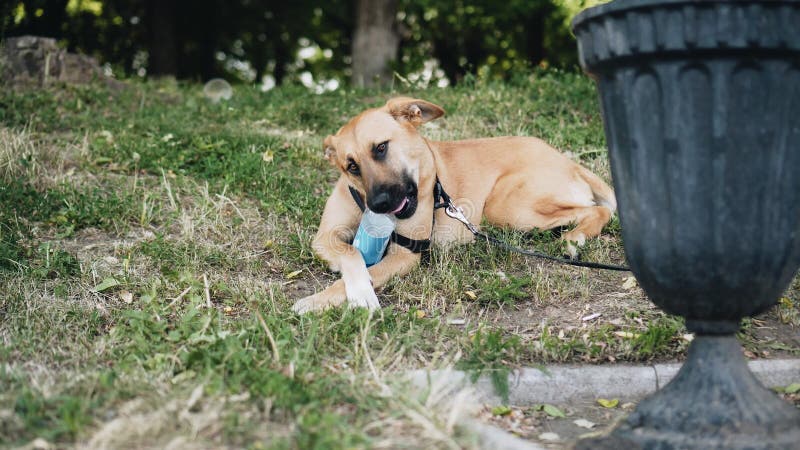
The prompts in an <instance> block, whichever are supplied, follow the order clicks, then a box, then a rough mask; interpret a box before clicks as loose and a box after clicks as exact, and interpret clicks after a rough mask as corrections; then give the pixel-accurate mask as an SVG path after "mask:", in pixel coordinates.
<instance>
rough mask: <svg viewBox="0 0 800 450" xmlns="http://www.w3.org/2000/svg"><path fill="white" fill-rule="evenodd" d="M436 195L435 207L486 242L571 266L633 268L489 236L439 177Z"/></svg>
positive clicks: (614, 268) (511, 250)
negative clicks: (551, 252) (564, 255)
mask: <svg viewBox="0 0 800 450" xmlns="http://www.w3.org/2000/svg"><path fill="white" fill-rule="evenodd" d="M434 195H435V196H436V197H435V199H434V209H439V208H445V210H444V212H445V214H447V216H448V217H451V218H453V219H456V220H457V221H459V222H461V223H462V224H464V226H465V227H467V229H468V230H469V231H470V233H472V234H474V235H475V237H478V238H481V239H485V240H486V242H489V243H491V244H494V245H496V246H498V247H502V248H504V249H506V250H508V251H510V252H514V253H519V254H521V255H525V256H532V257H534V258H541V259H546V260H549V261H554V262H557V263H561V264H568V265H570V266H578V267H588V268H590V269H603V270H617V271H621V272H630V270H631V269H629V268H628V267H625V266H617V265H614V264H602V263H597V262H591V261H578V260H572V259H566V258H559V257H557V256H550V255H548V254H546V253H541V252H537V251H533V250H526V249H523V248H519V247H514V246H513V245H511V244H509V243H508V242H505V241H502V240H500V239H497V238H495V237H492V236H489V235H488V234H485V233H482V232H481V231H480V230H478V227H476V226H475V225H474V224H473V223H472V222H470V221H469V219H467V216H465V215H464V211H462V210H461V208H459V207H458V206H456V204H455V203H453V201H452V200H451V199H450V196H449V195H447V193H446V192H445V191H444V189H443V188H442V185H441V183H439V180H438V179H437V180H436V188H435V189H434ZM440 198H441V200H442V201H441V202H440V201H439V199H440Z"/></svg>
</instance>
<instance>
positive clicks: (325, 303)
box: [292, 291, 340, 314]
mask: <svg viewBox="0 0 800 450" xmlns="http://www.w3.org/2000/svg"><path fill="white" fill-rule="evenodd" d="M339 304H340V303H339V302H336V301H334V300H333V299H332V298H330V296H328V295H326V294H325V291H323V292H319V293H316V294H314V295H309V296H308V297H304V298H301V299H300V300H298V301H296V302H295V304H294V305H293V306H292V311H294V312H295V313H296V314H306V313H310V312H317V311H323V310H325V309H328V308H332V307H334V306H338V305H339Z"/></svg>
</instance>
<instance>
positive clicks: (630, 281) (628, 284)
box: [622, 277, 639, 290]
mask: <svg viewBox="0 0 800 450" xmlns="http://www.w3.org/2000/svg"><path fill="white" fill-rule="evenodd" d="M638 285H639V283H637V282H636V278H635V277H628V278H626V279H625V282H624V283H622V289H627V290H631V289H633V288H635V287H636V286H638Z"/></svg>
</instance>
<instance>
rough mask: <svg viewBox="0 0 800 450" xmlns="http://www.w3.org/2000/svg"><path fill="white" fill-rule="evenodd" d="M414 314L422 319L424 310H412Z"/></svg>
mask: <svg viewBox="0 0 800 450" xmlns="http://www.w3.org/2000/svg"><path fill="white" fill-rule="evenodd" d="M414 315H415V316H416V317H417V319H422V318H424V317H425V311H423V310H421V309H418V310H416V311H415V312H414Z"/></svg>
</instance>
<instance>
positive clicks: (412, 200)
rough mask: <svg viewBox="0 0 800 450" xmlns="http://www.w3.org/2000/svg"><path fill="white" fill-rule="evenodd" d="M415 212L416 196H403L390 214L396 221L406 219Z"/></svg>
mask: <svg viewBox="0 0 800 450" xmlns="http://www.w3.org/2000/svg"><path fill="white" fill-rule="evenodd" d="M416 211H417V196H416V195H414V196H405V197H403V200H402V201H401V202H400V203H399V204H398V205H397V208H395V209H394V210H393V211H392V212H390V213H389V214H394V216H395V217H397V218H398V219H408V218H409V217H411V216H413V215H414V213H415V212H416Z"/></svg>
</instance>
